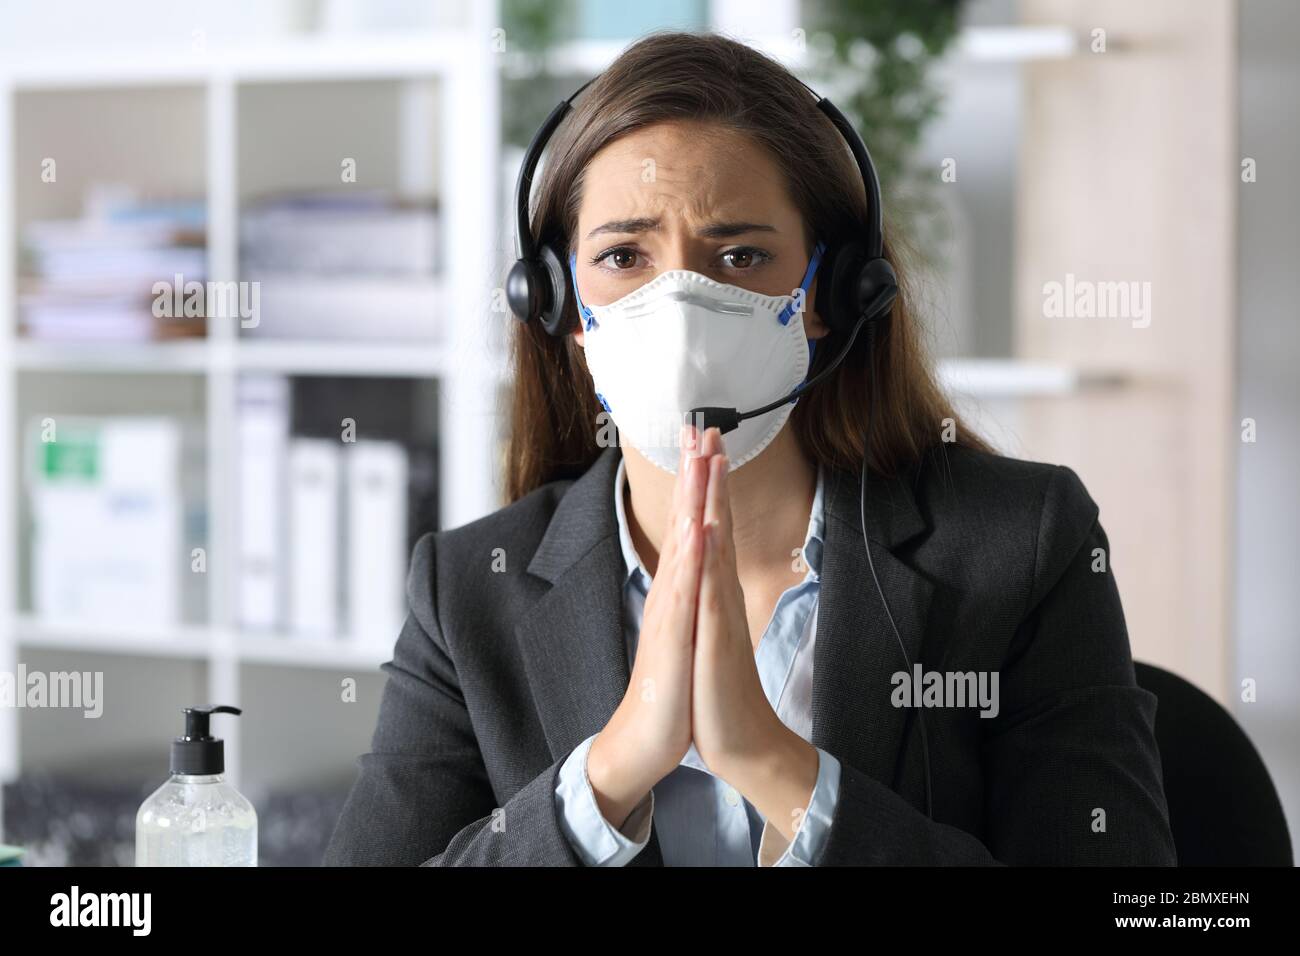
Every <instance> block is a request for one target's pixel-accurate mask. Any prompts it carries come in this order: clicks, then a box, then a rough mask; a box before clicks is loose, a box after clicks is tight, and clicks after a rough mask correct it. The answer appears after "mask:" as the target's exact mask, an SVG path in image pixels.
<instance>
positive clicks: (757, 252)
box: [722, 248, 767, 270]
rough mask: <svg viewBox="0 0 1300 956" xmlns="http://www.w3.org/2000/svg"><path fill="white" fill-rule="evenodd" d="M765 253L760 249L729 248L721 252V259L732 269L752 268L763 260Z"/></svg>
mask: <svg viewBox="0 0 1300 956" xmlns="http://www.w3.org/2000/svg"><path fill="white" fill-rule="evenodd" d="M766 256H767V253H765V252H763V251H762V250H761V249H749V248H744V249H730V250H728V251H727V252H724V253H723V254H722V260H723V262H724V263H726V265H728V266H729V267H731V268H732V269H740V270H745V269H752V268H753V267H754V266H755V265H757V264H759V263H760V262H764V261H765V259H766Z"/></svg>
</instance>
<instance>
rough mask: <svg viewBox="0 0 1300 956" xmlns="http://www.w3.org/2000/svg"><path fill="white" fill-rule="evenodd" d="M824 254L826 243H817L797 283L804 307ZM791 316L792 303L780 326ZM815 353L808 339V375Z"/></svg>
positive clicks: (813, 341) (814, 342) (813, 343)
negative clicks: (802, 294) (809, 288)
mask: <svg viewBox="0 0 1300 956" xmlns="http://www.w3.org/2000/svg"><path fill="white" fill-rule="evenodd" d="M825 252H826V243H824V242H818V243H817V246H816V248H815V249H813V254H812V258H811V259H809V260H808V269H807V271H806V272H804V274H803V281H802V282H800V283H799V288H800V289H802V290H803V293H804V305H805V306H807V304H808V302H807V295H808V286H809V285H810V284H811V283H812V279H813V276H814V275H815V274H816V272H817V267H818V266H819V265H821V261H822V255H823V254H824V253H825ZM793 314H794V303H793V302H791V303H790V304H789V305H788V306H786V307H785V308H784V309H783V310H782V311H781V316H780V318H781V324H782V325H785V324H786V323H787V322H789V321H790V317H791V316H792V315H793ZM816 353H817V340H816V339H809V340H808V374H809V375H811V374H812V363H813V356H814V355H815V354H816ZM803 380H804V382H806V381H808V375H805V376H804V377H803ZM800 384H801V385H802V384H803V382H801V383H800ZM801 397H802V396H800V395H796V396H795V397H794V398H792V399H790V404H791V405H796V404H798V402H799V399H800V398H801Z"/></svg>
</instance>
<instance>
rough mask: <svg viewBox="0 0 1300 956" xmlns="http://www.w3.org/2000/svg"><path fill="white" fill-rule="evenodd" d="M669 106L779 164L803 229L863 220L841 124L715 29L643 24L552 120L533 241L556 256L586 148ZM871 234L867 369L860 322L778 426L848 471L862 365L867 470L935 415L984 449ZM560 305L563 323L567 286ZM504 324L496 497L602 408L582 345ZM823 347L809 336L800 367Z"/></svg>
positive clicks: (578, 468)
mask: <svg viewBox="0 0 1300 956" xmlns="http://www.w3.org/2000/svg"><path fill="white" fill-rule="evenodd" d="M672 120H704V121H709V122H714V123H718V124H720V125H722V126H725V127H727V128H729V129H731V130H735V131H738V132H742V133H744V134H747V135H748V136H751V137H752V138H753V139H754V140H755V141H756V142H757V143H759V144H760V145H762V146H763V147H765V148H766V149H767V150H768V152H769V153H770V154H771V156H772V157H773V159H774V160H775V161H776V163H777V165H778V167H779V168H780V169H781V170H782V171H783V173H784V175H785V177H786V182H787V186H788V188H789V190H790V194H791V198H792V199H793V201H794V203H795V205H796V206H797V207H798V208H799V210H800V212H801V213H802V214H803V218H804V223H805V226H806V227H807V228H808V232H809V235H810V236H817V237H820V238H822V239H824V240H825V241H826V242H827V243H828V244H835V243H838V242H842V241H844V240H845V239H847V238H849V237H853V236H860V235H862V233H863V230H864V228H865V226H864V224H865V223H866V222H867V221H868V220H867V199H866V195H865V190H864V189H863V185H862V177H861V175H860V174H859V172H858V168H857V166H856V164H855V163H854V162H853V158H852V155H851V154H850V152H849V149H848V146H847V144H846V143H845V142H844V139H843V137H842V136H840V134H839V132H838V131H837V130H836V129H835V127H834V126H833V125H832V124H831V122H830V121H829V120H828V119H827V118H826V117H825V116H824V115H822V113H821V112H820V111H819V110H817V109H816V108H815V100H814V99H813V96H812V94H811V93H809V91H808V90H807V88H806V87H804V85H803V84H802V83H800V82H799V80H798V79H797V78H796V77H795V76H794V75H793V74H792V73H790V72H789V71H788V70H787V69H786V68H785V67H784V66H782V65H781V64H780V63H777V62H776V61H775V60H772V59H770V58H768V57H767V56H765V55H763V54H762V53H759V52H758V51H756V50H753V49H751V48H750V47H748V46H746V45H744V44H743V43H739V42H737V41H735V40H732V39H729V38H727V37H724V36H719V35H716V34H689V33H656V34H652V35H650V36H648V37H646V38H644V39H642V40H640V41H638V42H637V43H635V44H633V45H632V46H631V47H629V48H628V49H627V50H625V51H624V52H623V53H622V55H620V56H619V57H618V58H617V59H616V60H615V61H614V62H613V64H611V65H610V67H609V68H608V69H607V70H606V71H605V72H604V73H603V74H602V75H601V76H600V77H599V78H598V79H597V80H596V81H595V82H594V83H592V84H591V86H590V87H588V88H587V90H586V91H585V92H584V93H583V95H582V96H581V97H579V98H578V99H577V100H576V101H575V103H574V111H573V112H572V113H571V114H570V115H569V117H568V119H567V120H566V121H565V123H564V124H563V125H562V126H561V128H560V129H559V130H558V131H557V133H556V135H555V138H554V139H553V140H552V143H551V146H550V152H549V158H548V160H547V163H546V166H545V168H544V170H543V172H542V174H541V176H540V177H539V180H538V184H537V188H536V190H535V193H536V197H537V199H536V209H535V211H534V213H533V220H532V229H533V235H534V236H535V237H536V238H537V239H538V241H539V242H544V243H550V244H551V245H553V246H554V247H555V248H556V249H557V250H559V251H562V253H563V255H564V258H565V259H566V260H567V258H568V255H567V253H568V250H570V248H571V240H572V237H573V234H574V230H575V228H576V225H577V214H578V209H579V205H580V203H581V199H582V179H583V174H584V171H585V169H586V167H587V164H588V163H589V162H590V160H591V158H592V157H593V156H594V155H595V154H596V153H597V152H599V151H600V150H601V149H602V148H604V147H605V146H606V145H608V144H609V143H610V142H612V141H613V140H615V139H616V138H618V137H619V136H621V135H623V134H625V133H628V132H630V131H632V130H636V129H640V128H643V127H646V126H650V125H652V124H655V123H659V122H664V121H672ZM868 138H869V137H868ZM791 144H798V148H797V149H791V148H790V146H791ZM885 235H886V241H885V248H884V254H885V257H886V258H887V259H889V261H890V262H891V264H893V266H894V270H895V272H896V273H897V275H898V281H899V294H898V298H897V299H896V300H895V302H894V305H893V308H892V310H891V312H890V315H889V317H888V321H887V322H886V323H882V324H883V326H884V327H883V329H882V330H881V331H880V333H879V334H878V335H877V336H876V341H875V348H874V349H873V350H871V351H872V353H873V354H872V355H871V356H870V364H871V369H870V372H869V371H868V369H867V364H868V355H867V352H868V347H867V341H866V335H865V334H863V333H861V332H860V333H859V334H858V337H857V339H856V340H855V341H854V343H853V347H852V348H851V349H850V350H849V353H848V355H846V356H845V358H844V360H843V362H842V363H841V364H840V367H839V368H838V369H836V371H835V372H834V373H833V374H832V375H831V376H830V377H829V378H828V379H826V380H825V381H824V382H822V383H821V384H819V385H817V386H815V387H814V388H812V389H811V390H810V391H809V392H808V393H806V394H805V395H804V396H802V397H801V398H800V400H799V402H798V403H797V404H796V405H795V407H794V410H793V412H792V413H791V415H790V426H791V427H793V428H794V430H795V434H796V435H797V437H798V439H799V442H800V446H801V447H802V448H803V450H804V452H805V453H806V454H807V455H808V456H809V457H810V458H811V459H812V460H813V461H815V462H818V463H821V464H826V465H830V466H836V467H842V468H849V469H852V470H855V471H856V470H857V469H858V468H859V467H860V465H861V461H862V454H863V447H862V446H863V438H864V432H865V423H866V410H867V405H868V402H869V399H870V390H869V387H870V377H869V375H872V374H874V375H876V376H878V387H879V398H880V409H879V414H878V415H877V416H876V420H875V422H874V423H873V426H872V447H871V454H870V459H869V465H870V467H871V468H872V470H873V471H875V472H878V473H880V474H885V475H888V474H893V473H894V472H896V471H898V470H900V469H902V468H905V467H907V466H910V465H913V464H916V463H918V462H919V461H920V460H921V458H922V456H923V455H924V453H925V452H926V451H927V450H928V449H930V448H932V447H933V446H935V445H936V444H941V442H940V441H939V436H940V429H941V427H942V421H943V419H945V418H951V419H953V420H954V422H956V435H957V438H956V441H957V442H958V443H959V444H963V445H967V446H971V447H975V448H979V449H981V450H984V451H991V450H992V449H991V448H990V447H989V446H988V445H987V444H986V443H985V442H984V440H983V439H982V438H980V436H978V435H977V434H974V433H972V432H971V431H970V430H969V429H967V428H966V427H965V426H964V425H963V423H961V422H960V421H958V416H957V415H956V414H955V413H954V412H953V411H952V410H951V409H950V407H949V404H948V401H947V399H946V397H945V396H944V394H943V392H942V391H941V389H940V388H939V387H938V385H937V384H936V382H935V380H934V376H933V374H932V372H931V370H930V367H929V363H928V360H927V358H926V356H925V354H924V350H923V348H922V344H921V341H920V335H919V329H918V328H917V325H916V322H915V320H914V319H913V317H912V314H911V311H910V306H909V303H910V302H911V301H912V298H913V295H914V293H913V290H912V288H911V285H910V283H909V282H908V280H907V277H906V271H907V270H906V269H905V268H904V266H903V262H902V261H901V260H902V259H903V255H902V254H901V253H902V251H903V250H902V243H901V242H900V241H899V240H898V237H897V236H896V235H894V233H893V231H892V230H891V229H889V228H888V226H887V227H886V230H885ZM810 246H811V243H810ZM566 310H567V312H568V313H569V314H568V316H567V320H568V321H570V322H572V323H574V324H576V319H577V316H576V312H577V306H576V305H575V303H574V301H573V298H572V296H570V298H569V302H568V305H567V306H566ZM514 325H515V326H516V330H515V334H514V339H513V348H512V364H513V373H514V393H513V397H512V402H511V405H512V407H511V424H510V442H509V449H508V455H507V464H506V493H507V495H508V498H509V500H510V501H515V500H517V499H519V498H521V497H523V496H524V495H526V494H528V493H529V492H530V491H532V490H533V489H535V488H538V487H540V486H541V485H543V484H545V483H547V482H549V481H554V480H556V479H562V478H576V477H578V476H579V475H581V474H582V473H583V472H585V471H586V470H587V469H588V468H589V467H590V466H591V464H592V462H594V461H595V460H596V458H597V457H598V456H599V454H600V453H601V451H602V450H603V449H602V448H601V446H600V445H598V444H597V440H596V438H597V430H598V428H599V424H600V419H598V417H597V416H598V415H599V414H600V413H601V412H602V408H601V406H600V403H599V401H598V400H597V398H596V394H595V387H594V385H593V384H592V380H591V375H590V373H589V372H588V371H587V364H586V360H585V357H584V354H583V349H582V347H581V346H579V345H578V344H577V342H576V341H575V340H574V338H573V336H572V335H566V336H563V337H555V336H551V335H550V334H548V333H547V332H546V330H545V329H543V328H542V326H541V324H540V323H538V322H529V323H527V324H523V323H519V322H515V323H514ZM568 327H570V328H572V327H573V325H569V326H568ZM837 351H838V348H837V347H823V348H818V349H817V350H816V353H815V356H814V360H813V365H812V368H811V370H810V372H809V375H810V376H811V375H815V374H816V373H817V372H819V371H820V370H821V369H822V368H823V367H824V366H825V365H826V364H827V363H828V362H830V361H831V360H833V359H834V357H835V354H836V352H837Z"/></svg>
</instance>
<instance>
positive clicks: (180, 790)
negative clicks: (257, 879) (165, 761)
mask: <svg viewBox="0 0 1300 956" xmlns="http://www.w3.org/2000/svg"><path fill="white" fill-rule="evenodd" d="M217 713H224V714H238V713H240V711H239V710H238V709H237V708H235V707H225V706H222V707H186V708H185V736H184V737H177V738H176V739H175V740H174V741H173V742H172V751H171V777H170V778H169V779H168V780H167V782H166V783H164V784H163V785H162V786H161V787H159V788H158V789H157V790H155V791H154V792H153V793H152V794H150V795H149V798H148V799H147V800H145V802H144V803H143V804H141V805H140V810H139V812H138V813H137V814H136V817H135V865H136V866H257V812H256V811H255V810H254V809H253V805H252V804H251V803H249V802H248V801H247V800H246V799H245V798H244V796H243V794H241V793H240V792H239V791H238V790H236V789H235V788H234V787H232V786H231V785H230V784H229V783H227V782H226V779H225V776H224V773H225V744H224V742H223V741H221V740H220V739H218V738H216V737H212V736H210V735H209V733H208V718H209V717H210V715H212V714H217Z"/></svg>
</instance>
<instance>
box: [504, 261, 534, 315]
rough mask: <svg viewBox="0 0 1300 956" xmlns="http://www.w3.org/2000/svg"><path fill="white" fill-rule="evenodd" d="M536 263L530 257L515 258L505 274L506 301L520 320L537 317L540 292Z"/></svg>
mask: <svg viewBox="0 0 1300 956" xmlns="http://www.w3.org/2000/svg"><path fill="white" fill-rule="evenodd" d="M537 272H538V269H537V263H536V262H534V261H533V260H531V259H516V260H515V264H514V265H513V266H511V267H510V274H509V275H508V276H506V302H507V303H508V304H509V306H510V311H511V312H513V313H514V316H515V318H516V319H518V320H519V321H520V322H525V323H526V322H531V321H532V320H533V319H535V318H537V314H538V312H539V311H540V309H539V308H538V305H539V303H538V296H539V294H540V292H541V289H540V288H539V282H538V278H537Z"/></svg>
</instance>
